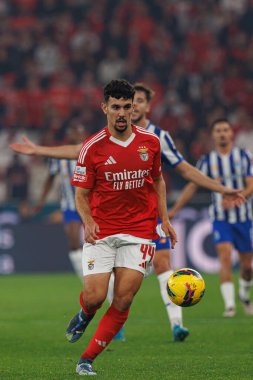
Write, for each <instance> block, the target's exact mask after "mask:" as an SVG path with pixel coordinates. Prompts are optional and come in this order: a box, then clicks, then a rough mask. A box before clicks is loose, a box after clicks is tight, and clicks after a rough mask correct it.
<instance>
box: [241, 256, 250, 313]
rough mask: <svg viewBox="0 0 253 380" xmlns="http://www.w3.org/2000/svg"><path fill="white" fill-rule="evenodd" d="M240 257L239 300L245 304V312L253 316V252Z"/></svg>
mask: <svg viewBox="0 0 253 380" xmlns="http://www.w3.org/2000/svg"><path fill="white" fill-rule="evenodd" d="M239 257H240V278H239V299H240V301H241V302H242V304H243V308H244V312H245V314H247V315H253V304H252V303H251V301H250V289H251V287H252V259H253V254H252V252H243V253H240V254H239Z"/></svg>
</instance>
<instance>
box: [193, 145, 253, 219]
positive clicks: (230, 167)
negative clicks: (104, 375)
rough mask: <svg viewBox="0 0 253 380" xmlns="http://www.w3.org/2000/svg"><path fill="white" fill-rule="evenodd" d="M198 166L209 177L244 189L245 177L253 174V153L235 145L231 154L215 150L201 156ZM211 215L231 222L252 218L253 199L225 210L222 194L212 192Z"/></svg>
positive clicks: (229, 185) (212, 217) (225, 184)
mask: <svg viewBox="0 0 253 380" xmlns="http://www.w3.org/2000/svg"><path fill="white" fill-rule="evenodd" d="M197 168H198V169H199V170H201V171H202V172H203V173H204V174H206V175H207V176H208V177H211V178H213V179H216V180H218V181H220V182H221V183H222V184H223V185H224V186H227V187H229V188H234V189H242V188H243V187H244V186H245V178H246V177H250V176H253V165H252V155H251V153H250V152H248V151H246V150H244V149H240V148H238V147H233V148H232V150H231V152H230V154H227V155H221V154H219V153H218V152H217V151H215V150H213V151H212V152H211V153H209V154H207V155H205V156H203V157H201V159H200V160H199V161H198V163H197ZM210 216H211V219H212V220H225V221H227V222H229V223H237V222H245V221H246V220H252V201H251V199H250V198H249V199H248V200H247V201H246V202H245V203H244V204H243V205H242V206H240V207H235V208H233V209H229V210H224V209H223V207H222V195H221V194H219V193H212V204H211V206H210Z"/></svg>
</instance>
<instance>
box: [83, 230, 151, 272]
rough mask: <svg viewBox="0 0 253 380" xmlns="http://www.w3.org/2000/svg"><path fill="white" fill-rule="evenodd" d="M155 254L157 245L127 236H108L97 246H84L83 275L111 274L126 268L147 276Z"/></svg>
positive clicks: (87, 244)
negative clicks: (149, 264) (116, 269)
mask: <svg viewBox="0 0 253 380" xmlns="http://www.w3.org/2000/svg"><path fill="white" fill-rule="evenodd" d="M154 254H155V243H153V242H152V240H149V239H141V238H138V237H136V236H132V235H127V234H117V235H112V236H107V237H105V238H104V239H100V240H97V241H96V244H95V245H92V244H90V243H85V244H84V246H83V257H82V265H83V275H84V276H87V275H89V274H96V273H108V272H109V273H110V272H112V270H113V268H117V267H124V268H130V269H135V270H138V271H139V272H141V273H143V274H145V273H146V268H147V266H148V263H150V262H152V260H153V257H154Z"/></svg>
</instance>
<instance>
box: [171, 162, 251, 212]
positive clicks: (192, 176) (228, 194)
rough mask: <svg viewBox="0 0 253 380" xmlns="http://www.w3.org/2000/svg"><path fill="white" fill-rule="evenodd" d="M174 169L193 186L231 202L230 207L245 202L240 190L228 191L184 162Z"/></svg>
mask: <svg viewBox="0 0 253 380" xmlns="http://www.w3.org/2000/svg"><path fill="white" fill-rule="evenodd" d="M176 169H177V170H178V171H179V172H180V174H181V175H182V176H183V177H184V178H185V179H186V180H188V181H191V182H193V183H194V184H195V185H197V186H201V187H205V188H206V189H209V190H211V191H215V192H217V193H221V194H222V195H223V197H224V198H226V199H228V200H229V202H231V203H230V207H235V206H240V205H241V204H242V203H243V202H245V197H244V194H243V192H242V190H236V189H229V188H228V187H225V186H223V185H222V184H221V183H220V182H218V181H216V180H214V179H212V178H210V177H208V176H206V175H205V174H203V173H202V172H201V171H200V170H198V169H197V168H195V167H194V166H192V165H190V164H189V163H188V162H186V161H182V162H181V163H180V164H179V165H177V167H176ZM195 191H196V190H195Z"/></svg>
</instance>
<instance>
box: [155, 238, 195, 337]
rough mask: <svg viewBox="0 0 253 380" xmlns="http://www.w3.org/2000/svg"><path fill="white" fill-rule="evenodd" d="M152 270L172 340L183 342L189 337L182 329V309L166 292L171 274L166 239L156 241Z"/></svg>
mask: <svg viewBox="0 0 253 380" xmlns="http://www.w3.org/2000/svg"><path fill="white" fill-rule="evenodd" d="M153 268H154V271H155V273H156V275H157V279H158V281H159V285H160V292H161V297H162V300H163V303H164V306H165V308H166V311H167V314H168V317H169V321H170V325H171V330H172V333H173V339H174V341H183V340H184V339H185V338H186V337H187V336H188V335H189V331H188V329H186V328H185V327H183V316H182V308H181V307H180V306H177V305H175V304H174V303H173V302H171V300H170V298H169V296H168V294H167V290H166V286H167V281H168V278H169V277H170V275H171V274H172V273H173V270H172V269H171V263H170V251H169V241H168V239H167V238H161V239H158V240H157V241H156V253H155V257H154V259H153Z"/></svg>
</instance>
